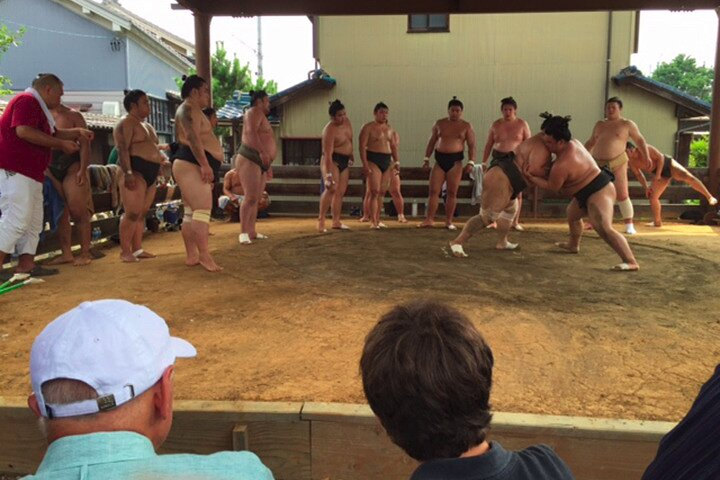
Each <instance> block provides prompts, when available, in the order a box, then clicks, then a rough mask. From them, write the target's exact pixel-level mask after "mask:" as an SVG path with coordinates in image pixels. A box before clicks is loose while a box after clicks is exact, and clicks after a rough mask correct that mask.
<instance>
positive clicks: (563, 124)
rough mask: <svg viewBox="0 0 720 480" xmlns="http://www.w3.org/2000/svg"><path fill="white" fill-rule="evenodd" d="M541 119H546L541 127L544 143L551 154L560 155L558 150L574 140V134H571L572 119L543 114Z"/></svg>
mask: <svg viewBox="0 0 720 480" xmlns="http://www.w3.org/2000/svg"><path fill="white" fill-rule="evenodd" d="M541 117H543V118H544V119H545V121H544V122H543V123H542V125H541V126H540V129H541V130H542V132H543V136H542V138H543V143H544V144H545V146H546V147H547V149H548V150H550V152H551V153H558V149H559V148H561V147H562V146H563V144H564V143H567V142H569V141H570V140H571V139H572V133H571V132H570V120H571V117H570V116H569V115H568V116H565V117H561V116H559V115H549V114H542V115H541Z"/></svg>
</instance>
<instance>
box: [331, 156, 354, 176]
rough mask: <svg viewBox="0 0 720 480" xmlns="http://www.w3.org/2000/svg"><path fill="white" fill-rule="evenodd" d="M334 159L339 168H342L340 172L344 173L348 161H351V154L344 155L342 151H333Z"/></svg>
mask: <svg viewBox="0 0 720 480" xmlns="http://www.w3.org/2000/svg"><path fill="white" fill-rule="evenodd" d="M332 161H333V163H334V164H335V165H337V167H338V170H340V173H342V172H343V171H344V170H345V169H346V168H347V167H348V163H349V162H350V155H343V154H342V153H333V154H332Z"/></svg>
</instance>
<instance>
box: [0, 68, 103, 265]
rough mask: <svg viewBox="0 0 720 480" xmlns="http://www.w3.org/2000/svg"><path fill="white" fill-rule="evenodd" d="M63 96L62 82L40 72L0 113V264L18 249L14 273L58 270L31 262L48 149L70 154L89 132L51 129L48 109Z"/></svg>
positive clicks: (40, 223)
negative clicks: (30, 84)
mask: <svg viewBox="0 0 720 480" xmlns="http://www.w3.org/2000/svg"><path fill="white" fill-rule="evenodd" d="M62 95H63V83H62V81H60V79H59V78H58V77H57V76H55V75H53V74H51V73H41V74H39V75H38V76H37V77H36V78H35V80H33V83H32V87H31V88H28V89H27V90H25V92H23V93H20V94H18V95H17V96H15V98H13V99H12V100H10V103H8V105H7V107H6V108H5V112H4V114H3V115H2V117H0V212H2V216H1V217H0V265H2V264H3V263H5V261H6V259H7V256H8V254H11V253H12V252H13V251H15V250H17V252H18V253H19V254H20V261H19V263H18V265H17V268H16V269H15V272H16V273H30V274H32V275H36V276H39V275H52V274H54V273H57V270H55V269H47V268H42V267H40V266H39V265H35V261H34V257H35V250H36V249H37V245H38V241H39V239H40V232H41V231H42V228H43V192H42V189H43V180H44V178H45V169H46V168H47V166H48V164H49V163H50V150H51V149H53V148H55V149H58V150H62V151H63V152H65V153H67V154H71V153H75V152H77V151H78V150H79V149H80V146H79V144H78V142H87V141H90V140H92V137H93V134H92V132H91V131H90V130H87V129H84V128H70V129H56V128H55V120H54V119H53V116H52V114H51V113H50V110H49V109H51V108H55V107H57V106H58V105H60V99H61V97H62Z"/></svg>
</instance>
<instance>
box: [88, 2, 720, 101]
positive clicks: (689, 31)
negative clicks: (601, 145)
mask: <svg viewBox="0 0 720 480" xmlns="http://www.w3.org/2000/svg"><path fill="white" fill-rule="evenodd" d="M96 1H98V0H96ZM340 1H342V0H340ZM120 3H121V5H123V6H124V7H125V8H127V9H128V10H131V11H132V12H134V13H137V14H139V15H141V16H143V17H144V18H146V19H148V20H150V21H151V22H153V23H155V24H156V25H158V26H160V27H162V28H164V29H165V30H168V31H170V32H172V33H174V34H175V35H178V36H180V37H182V38H185V39H187V40H189V41H191V42H194V40H195V34H194V21H193V17H192V14H191V13H190V12H188V11H182V10H171V9H170V4H171V3H174V1H173V0H153V1H150V0H120ZM717 27H718V16H717V14H716V13H715V12H714V11H713V10H698V11H694V12H668V11H644V12H642V13H641V15H640V43H639V49H638V53H637V54H633V55H632V58H631V59H630V64H633V65H635V66H637V67H638V68H639V69H640V70H641V71H642V72H643V73H644V74H645V75H650V74H651V73H652V71H653V70H654V69H655V68H656V67H657V65H658V64H659V63H661V62H668V61H670V60H672V59H673V58H674V57H675V56H677V55H678V54H680V53H685V54H688V55H690V56H692V57H694V58H695V59H696V60H697V63H698V65H705V66H708V67H712V66H713V65H714V63H715V45H716V44H717ZM257 38H258V35H257V20H256V18H232V17H216V18H213V20H212V24H211V29H210V39H211V42H212V43H211V48H212V49H213V50H214V44H215V42H218V41H222V42H223V43H224V45H225V49H226V50H227V51H228V52H229V53H230V54H233V53H235V54H236V55H237V56H238V58H239V59H240V61H241V63H243V64H244V63H250V67H251V71H252V72H257V46H258V45H257ZM262 52H263V58H264V60H263V71H264V75H263V76H264V77H265V78H266V79H270V80H275V81H276V82H278V86H279V88H280V90H282V89H284V88H288V87H290V86H292V85H294V84H296V83H299V82H302V81H303V80H306V79H307V78H308V72H310V71H312V70H313V69H314V68H315V61H314V59H313V57H312V25H311V23H310V20H308V18H307V17H263V18H262ZM331 73H332V72H331Z"/></svg>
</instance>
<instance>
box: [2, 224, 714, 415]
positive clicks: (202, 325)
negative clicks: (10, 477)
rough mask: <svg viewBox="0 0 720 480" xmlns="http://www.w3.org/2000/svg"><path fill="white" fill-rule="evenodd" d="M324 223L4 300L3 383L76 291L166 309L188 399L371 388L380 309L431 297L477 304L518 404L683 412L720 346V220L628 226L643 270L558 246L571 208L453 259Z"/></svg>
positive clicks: (436, 246) (432, 236)
mask: <svg viewBox="0 0 720 480" xmlns="http://www.w3.org/2000/svg"><path fill="white" fill-rule="evenodd" d="M350 225H351V226H352V227H353V231H350V232H333V233H331V234H326V235H319V234H316V233H315V231H314V226H315V223H314V221H313V220H310V219H289V218H272V219H269V220H263V221H262V222H261V223H260V224H259V230H260V231H261V232H262V233H265V234H268V235H270V238H269V239H268V240H264V241H258V242H256V243H255V244H254V245H252V246H240V245H239V244H238V242H237V235H238V233H239V225H238V224H224V223H213V224H212V231H213V232H214V233H215V235H214V236H213V237H212V238H211V248H212V252H213V255H214V256H215V258H216V260H217V261H218V263H220V264H221V265H223V266H224V267H225V270H224V271H223V272H222V273H220V274H209V273H206V272H204V271H203V270H202V269H201V268H199V267H192V268H190V267H186V266H185V265H184V263H183V260H184V250H183V245H182V240H181V237H180V234H179V233H177V232H171V233H161V234H154V235H151V236H149V237H147V238H146V241H145V247H146V249H147V250H149V251H152V252H154V253H157V254H158V258H156V259H152V260H143V261H142V262H140V263H139V264H123V263H120V261H119V260H118V258H117V256H118V254H119V249H118V248H117V247H112V248H108V249H106V250H105V252H106V253H107V257H106V258H104V259H102V260H98V261H96V262H93V264H92V265H90V266H89V267H84V268H80V267H73V266H63V267H61V274H60V275H57V276H55V277H51V278H49V279H48V281H47V283H45V284H42V285H32V286H27V287H24V288H22V289H20V290H17V291H14V292H11V293H9V294H7V295H6V296H3V297H0V363H1V364H2V376H0V395H2V396H25V395H27V393H28V392H29V390H30V387H29V380H28V358H29V349H30V345H31V343H32V340H33V339H34V337H35V335H37V334H38V333H39V332H40V331H41V329H42V328H43V327H44V325H45V324H46V323H47V322H48V321H50V320H52V319H53V318H55V317H56V316H57V315H58V314H60V313H62V312H64V311H66V310H68V309H70V308H72V307H74V306H76V305H77V304H78V303H80V302H81V301H85V300H93V299H100V298H124V299H127V300H130V301H133V302H138V303H143V304H146V305H148V306H149V307H150V308H152V309H154V310H155V311H157V312H158V313H159V314H160V315H161V316H163V317H164V318H166V319H167V320H168V323H169V324H170V326H171V330H172V332H173V333H174V334H176V335H179V336H182V337H184V338H187V339H188V340H190V341H192V342H193V343H194V344H195V346H196V347H197V349H198V351H199V355H198V357H197V358H196V359H193V360H180V361H179V362H178V366H177V375H176V395H177V397H179V398H182V399H207V400H212V399H217V400H220V399H222V400H226V399H227V400H269V401H270V400H293V401H327V402H350V403H363V402H364V398H363V395H362V388H361V385H360V379H359V375H358V359H359V355H360V351H361V349H362V343H363V339H364V337H365V335H366V333H367V332H368V330H369V329H370V328H371V326H372V325H373V324H374V322H375V321H376V320H377V319H378V317H379V316H380V315H381V314H382V313H383V312H384V311H386V310H387V309H389V308H390V307H391V306H392V305H394V304H396V303H397V302H401V301H406V300H410V299H413V298H435V299H439V300H443V301H446V302H449V303H451V304H453V305H455V306H457V307H459V308H461V309H462V310H463V311H465V312H466V313H467V314H468V315H469V316H470V317H471V318H472V319H473V321H474V322H475V323H476V325H477V326H478V328H479V329H480V330H481V331H482V332H483V334H484V335H485V337H486V338H487V339H488V341H489V343H490V345H491V346H492V348H493V351H494V354H495V360H496V367H495V378H494V380H495V381H494V388H493V395H492V403H493V407H494V409H495V410H498V411H508V412H527V413H548V414H559V415H583V416H593V417H619V418H635V419H654V420H677V419H679V418H680V417H681V416H682V415H683V414H684V412H685V411H686V410H687V408H688V407H689V405H690V403H691V402H692V399H693V398H694V397H695V395H696V393H697V390H698V388H699V386H700V385H701V384H702V383H703V382H704V381H705V380H706V379H707V378H708V377H709V376H710V374H711V373H712V370H713V368H714V366H715V365H716V364H717V363H718V361H719V360H720V342H718V339H719V336H720V335H719V334H720V315H719V314H718V313H717V312H718V310H719V307H720V295H719V294H718V273H720V263H718V262H719V259H720V256H719V255H718V254H719V253H720V238H719V234H720V229H718V228H714V227H704V226H688V225H667V226H666V227H663V228H662V229H651V228H649V227H646V228H641V229H640V234H639V235H637V236H635V237H633V238H632V239H631V244H632V247H633V249H634V251H635V254H636V256H637V257H638V260H639V262H640V263H641V268H642V270H641V271H640V272H637V273H615V272H611V271H609V267H610V266H611V265H613V264H615V263H618V261H619V260H618V258H617V257H616V256H615V254H614V253H613V252H612V251H611V250H610V249H609V247H608V246H607V245H606V244H605V243H604V242H602V241H601V240H599V239H598V237H597V236H596V235H595V234H594V233H589V234H588V235H587V236H586V238H585V239H584V242H583V245H582V251H581V253H580V254H579V255H571V254H567V253H561V252H558V251H556V249H555V248H554V247H553V243H552V242H553V241H557V240H562V239H564V237H565V235H566V232H567V227H566V226H565V225H564V224H562V223H560V222H556V223H532V222H530V223H528V224H527V231H525V232H522V233H515V234H513V235H512V237H511V240H513V241H519V242H520V244H521V249H520V250H519V251H515V252H498V251H495V250H494V249H493V245H494V235H495V233H494V231H491V230H488V231H487V232H484V233H483V234H481V235H480V236H478V237H477V238H475V239H473V240H471V242H470V243H469V245H468V247H467V248H466V251H467V252H468V253H469V254H470V257H469V258H467V259H455V258H449V257H448V256H447V255H446V254H444V253H443V249H442V247H443V245H445V244H446V242H447V241H448V240H449V239H451V238H452V237H453V236H454V234H453V233H452V232H448V231H447V230H443V229H440V228H437V229H432V230H426V229H423V230H419V229H416V228H414V226H412V225H410V226H408V225H406V226H400V225H398V224H395V223H392V224H391V228H390V229H388V230H384V231H370V230H369V228H368V227H367V224H359V223H357V222H355V221H353V220H351V221H350Z"/></svg>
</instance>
